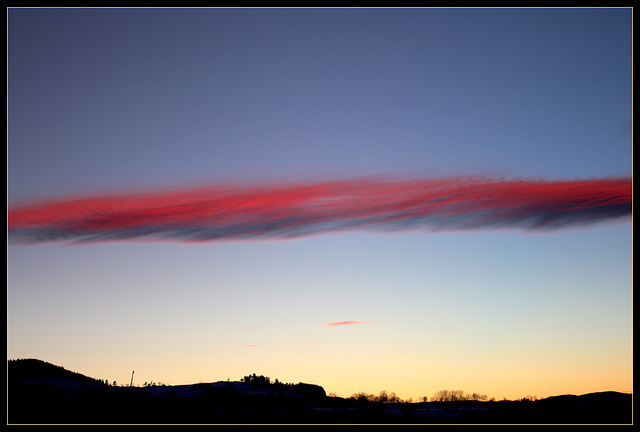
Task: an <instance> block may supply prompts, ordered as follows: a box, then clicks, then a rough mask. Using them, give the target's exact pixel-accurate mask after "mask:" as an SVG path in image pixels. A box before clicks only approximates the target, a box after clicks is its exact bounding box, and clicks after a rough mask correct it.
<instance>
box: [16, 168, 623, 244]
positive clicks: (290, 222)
mask: <svg viewBox="0 0 640 432" xmlns="http://www.w3.org/2000/svg"><path fill="white" fill-rule="evenodd" d="M632 195H633V192H632V180H631V178H630V177H622V178H604V179H587V180H554V181H550V180H539V179H538V180H524V179H516V180H506V179H502V178H497V179H492V178H485V177H455V178H435V179H426V180H400V181H392V180H389V179H384V178H368V179H352V180H340V181H333V182H331V181H328V182H320V183H309V182H305V183H292V184H286V185H260V186H256V187H241V186H233V185H229V186H214V187H208V188H194V189H189V190H182V191H158V192H157V193H139V194H116V195H111V196H92V197H84V198H74V197H71V198H67V199H60V200H55V201H40V202H35V203H31V204H27V205H22V206H19V207H11V208H9V209H8V212H7V228H8V235H9V241H10V242H11V243H39V242H47V241H56V240H66V241H71V242H102V241H117V240H132V239H141V238H146V239H153V240H170V241H182V242H199V241H228V240H240V239H260V238H281V239H285V238H292V237H298V236H304V235H311V234H317V233H323V232H329V231H338V230H354V229H366V230H383V231H384V230H391V231H393V230H403V229H420V228H422V229H427V230H431V231H437V230H469V229H499V228H503V229H504V228H507V229H510V228H519V229H524V230H541V229H558V228H563V227H569V226H579V225H584V224H591V223H595V222H599V221H607V220H615V219H619V218H622V217H629V216H630V215H631V210H632Z"/></svg>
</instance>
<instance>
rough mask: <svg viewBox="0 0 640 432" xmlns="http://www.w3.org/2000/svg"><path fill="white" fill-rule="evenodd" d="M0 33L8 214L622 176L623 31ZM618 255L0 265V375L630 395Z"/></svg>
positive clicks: (200, 252) (432, 252)
mask: <svg viewBox="0 0 640 432" xmlns="http://www.w3.org/2000/svg"><path fill="white" fill-rule="evenodd" d="M7 14H8V16H7V19H8V162H7V165H8V206H9V207H10V208H11V207H12V206H16V205H18V204H22V203H33V202H40V200H47V199H52V198H65V197H76V196H94V195H101V194H106V193H113V192H114V191H115V192H123V193H126V192H127V191H132V190H137V191H139V190H147V189H156V190H173V189H175V188H184V187H190V186H203V185H205V186H206V185H212V184H213V185H215V184H230V183H234V184H238V183H241V184H260V183H261V182H271V181H278V182H290V183H294V184H295V183H296V182H307V181H316V180H317V179H322V180H334V179H342V178H354V177H361V176H377V175H394V176H412V177H420V178H442V177H449V176H470V175H471V176H476V175H478V176H486V175H490V176H498V177H505V178H534V179H549V180H555V179H569V180H574V179H591V178H608V177H621V176H623V177H624V176H626V177H630V176H631V173H632V165H631V164H632V157H631V156H632V134H631V126H632V103H631V95H632V92H631V87H632V73H631V67H632V59H631V54H632V49H631V41H632V30H631V24H632V10H631V9H317V10H316V9H185V10H182V9H8V11H7ZM242 182H249V183H242ZM631 231H632V225H631V223H630V220H629V219H625V220H622V221H619V220H615V221H611V222H606V221H605V222H602V223H598V224H594V225H589V226H583V227H574V228H567V229H560V230H556V231H545V232H531V231H522V230H517V229H508V230H506V229H495V230H491V229H483V230H476V231H458V230H452V231H447V232H438V233H427V232H425V231H418V230H409V231H399V232H392V233H391V232H387V233H382V232H362V231H358V232H328V233H316V234H315V235H310V236H302V237H300V238H294V239H286V240H282V239H274V238H271V239H251V238H249V239H243V240H241V241H233V240H229V241H222V242H204V243H197V244H195V243H180V242H173V241H164V242H157V241H143V240H135V241H133V240H129V241H114V242H96V243H91V244H82V245H69V244H67V243H61V242H43V243H39V244H28V245H22V244H10V245H8V259H7V270H8V274H7V313H8V319H7V324H8V330H7V333H8V334H7V350H8V353H7V355H8V358H11V359H13V358H29V357H31V358H40V359H42V360H45V361H48V362H51V363H54V364H58V365H61V366H64V367H65V368H67V369H70V370H73V371H76V372H80V373H83V374H86V375H89V376H92V377H95V378H101V379H108V380H109V381H110V382H111V381H113V380H116V381H117V382H118V383H128V382H129V380H130V378H131V371H132V370H135V383H138V384H142V383H144V382H145V381H151V380H153V381H155V382H164V383H169V384H189V383H197V382H211V381H218V380H226V379H231V380H239V379H240V378H242V377H243V376H244V375H247V374H250V373H254V372H255V373H257V374H263V375H266V376H269V377H271V378H272V379H275V378H278V379H279V380H280V381H284V382H308V383H314V384H319V385H322V386H323V387H324V388H325V390H326V391H327V392H333V393H336V394H338V395H339V396H344V397H348V396H350V395H352V394H354V393H356V392H360V391H363V392H366V393H375V394H377V393H378V392H379V391H381V390H386V391H388V392H395V393H396V394H397V395H398V396H399V397H401V398H404V399H406V398H409V397H412V398H414V399H415V398H419V397H422V396H427V397H431V396H432V395H433V394H434V393H435V392H437V391H439V390H443V389H453V390H463V391H465V392H467V393H472V392H477V393H480V394H486V395H488V396H489V397H495V398H497V399H501V398H503V397H506V398H510V399H513V398H519V397H523V396H527V395H536V396H538V397H546V396H551V395H557V394H565V393H572V394H583V393H588V392H595V391H608V390H613V391H623V392H630V391H632V235H631Z"/></svg>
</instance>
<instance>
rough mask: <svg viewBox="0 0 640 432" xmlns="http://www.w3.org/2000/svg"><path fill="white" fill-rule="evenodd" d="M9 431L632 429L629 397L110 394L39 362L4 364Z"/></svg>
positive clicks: (240, 385)
mask: <svg viewBox="0 0 640 432" xmlns="http://www.w3.org/2000/svg"><path fill="white" fill-rule="evenodd" d="M7 405H8V424H283V423H289V424H292V423H296V424H340V423H356V424H358V423H359V424H362V423H368V424H372V423H375V424H383V423H386V424H401V423H406V424H482V423H484V424H631V423H632V395H631V394H626V393H618V392H603V393H591V394H586V395H581V396H574V395H563V396H554V397H550V398H546V399H540V400H535V401H530V400H522V401H491V402H487V401H484V402H483V401H458V402H430V403H394V404H391V403H380V402H372V401H367V400H355V399H353V398H348V399H345V398H340V397H329V396H326V395H325V392H324V389H322V387H320V386H317V385H313V384H303V383H299V384H295V385H293V384H281V383H254V382H218V383H201V384H193V385H183V386H156V385H152V386H145V387H117V386H112V385H108V384H106V383H104V382H102V381H100V380H96V379H93V378H89V377H86V376H84V375H81V374H78V373H74V372H70V371H67V370H66V369H63V368H61V367H58V366H54V365H51V364H49V363H46V362H42V361H40V360H33V359H28V360H11V361H9V365H8V404H7Z"/></svg>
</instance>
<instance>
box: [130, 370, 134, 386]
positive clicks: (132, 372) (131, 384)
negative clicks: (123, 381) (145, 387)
mask: <svg viewBox="0 0 640 432" xmlns="http://www.w3.org/2000/svg"><path fill="white" fill-rule="evenodd" d="M134 372H135V371H134V370H133V371H131V383H130V384H129V387H133V374H134Z"/></svg>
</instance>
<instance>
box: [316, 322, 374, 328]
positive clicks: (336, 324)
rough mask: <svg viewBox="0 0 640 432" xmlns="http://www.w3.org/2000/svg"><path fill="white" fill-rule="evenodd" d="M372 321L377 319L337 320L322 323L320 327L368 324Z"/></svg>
mask: <svg viewBox="0 0 640 432" xmlns="http://www.w3.org/2000/svg"><path fill="white" fill-rule="evenodd" d="M374 322H377V321H337V322H330V323H325V324H322V327H337V326H344V325H353V324H370V323H374Z"/></svg>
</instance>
